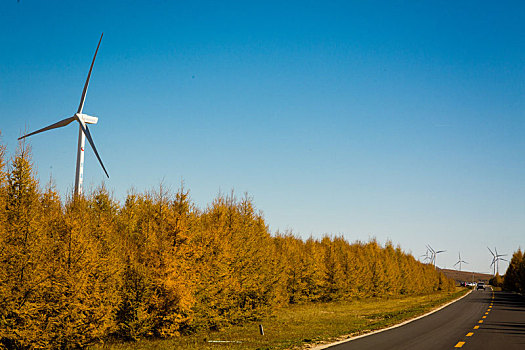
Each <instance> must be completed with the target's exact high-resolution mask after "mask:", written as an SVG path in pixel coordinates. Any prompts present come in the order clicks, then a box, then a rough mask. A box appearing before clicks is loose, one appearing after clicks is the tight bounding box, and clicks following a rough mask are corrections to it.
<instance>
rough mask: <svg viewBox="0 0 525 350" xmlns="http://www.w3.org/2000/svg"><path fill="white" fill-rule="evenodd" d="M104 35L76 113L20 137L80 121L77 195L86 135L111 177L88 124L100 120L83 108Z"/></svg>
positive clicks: (80, 182) (80, 185) (79, 186)
mask: <svg viewBox="0 0 525 350" xmlns="http://www.w3.org/2000/svg"><path fill="white" fill-rule="evenodd" d="M103 35H104V33H102V35H100V40H99V41H98V45H97V49H96V50H95V55H94V56H93V61H92V62H91V67H89V73H88V76H87V79H86V83H85V84H84V90H83V91H82V97H81V98H80V105H79V106H78V110H77V112H76V113H75V115H73V116H72V117H69V118H66V119H64V120H61V121H59V122H57V123H55V124H51V125H49V126H46V127H45V128H42V129H39V130H37V131H33V132H32V133H29V134H27V135H24V136H22V137H19V138H18V139H19V140H21V139H23V138H25V137H28V136H31V135H34V134H38V133H41V132H43V131H47V130H51V129H56V128H61V127H63V126H66V125H68V124H70V123H71V122H73V121H75V120H76V121H77V122H78V124H79V128H78V149H77V167H76V172H75V197H76V196H78V195H80V194H82V180H83V175H84V144H85V141H86V137H87V139H88V142H89V144H90V145H91V148H93V151H94V152H95V155H96V156H97V159H98V161H99V162H100V165H101V166H102V169H103V170H104V173H106V176H107V177H108V178H109V175H108V172H107V171H106V168H105V167H104V164H103V163H102V159H100V156H99V155H98V152H97V148H96V147H95V143H94V142H93V138H92V137H91V133H90V132H89V128H88V126H87V124H96V123H97V121H98V118H97V117H93V116H90V115H87V114H83V113H82V110H83V109H84V101H85V100H86V92H87V89H88V85H89V78H90V77H91V71H92V70H93V65H94V64H95V58H96V57H97V52H98V48H99V47H100V42H101V41H102V36H103Z"/></svg>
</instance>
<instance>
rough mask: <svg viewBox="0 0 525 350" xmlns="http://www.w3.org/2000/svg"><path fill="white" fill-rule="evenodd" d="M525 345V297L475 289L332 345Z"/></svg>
mask: <svg viewBox="0 0 525 350" xmlns="http://www.w3.org/2000/svg"><path fill="white" fill-rule="evenodd" d="M457 348H461V349H506V350H508V349H525V299H524V298H523V297H521V296H519V295H518V294H513V293H507V292H492V291H491V290H490V289H487V290H486V291H482V290H480V291H473V292H472V293H470V294H469V295H468V296H466V297H465V298H463V299H461V300H459V301H457V302H455V303H453V304H451V305H449V306H447V307H445V308H444V309H442V310H440V311H437V312H435V313H433V314H431V315H429V316H426V317H423V318H421V319H419V320H416V321H413V322H411V323H408V324H406V325H404V326H401V327H398V328H393V329H390V330H387V331H384V332H380V333H377V334H373V335H370V336H367V337H363V338H358V339H355V340H351V341H349V342H346V343H342V344H338V345H334V346H331V347H328V349H330V350H352V349H359V350H365V349H374V350H381V349H425V350H431V349H457Z"/></svg>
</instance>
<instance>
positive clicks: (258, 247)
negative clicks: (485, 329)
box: [0, 144, 454, 349]
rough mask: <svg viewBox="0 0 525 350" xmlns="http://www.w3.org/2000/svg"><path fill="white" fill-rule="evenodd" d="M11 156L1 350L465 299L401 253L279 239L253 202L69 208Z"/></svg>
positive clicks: (3, 204)
mask: <svg viewBox="0 0 525 350" xmlns="http://www.w3.org/2000/svg"><path fill="white" fill-rule="evenodd" d="M4 157H5V147H0V348H2V347H4V348H20V349H25V348H61V349H68V348H84V347H87V346H88V345H90V344H93V343H96V342H103V341H105V340H106V339H108V337H120V338H122V339H128V340H132V339H138V338H141V337H173V336H179V335H182V334H185V333H188V332H192V331H194V330H196V329H198V328H208V329H217V328H220V327H224V326H227V325H229V324H235V323H239V322H244V321H246V320H256V319H258V318H260V317H262V316H264V315H266V314H268V313H270V312H271V311H272V310H274V309H275V308H277V307H279V306H281V305H283V304H287V303H305V302H323V301H329V300H342V299H347V300H349V299H355V298H368V297H389V296H394V295H410V294H423V293H431V292H434V291H438V290H443V289H451V288H453V287H454V285H453V282H452V281H450V280H448V279H446V278H445V276H444V275H442V274H441V273H439V272H437V271H436V270H435V269H434V268H433V267H431V266H429V265H425V264H421V263H420V262H418V261H416V260H415V259H414V257H412V256H411V255H408V254H405V253H404V252H402V251H401V249H400V248H394V247H393V246H392V244H391V243H390V242H388V243H387V244H386V245H385V246H384V247H382V246H381V245H380V244H378V243H377V242H376V241H375V240H372V241H370V242H367V243H362V242H354V243H349V242H348V241H346V240H345V239H344V238H343V237H331V236H325V237H323V238H322V239H320V240H318V239H314V238H309V239H307V240H302V239H300V238H298V237H296V236H294V235H292V234H291V233H286V234H280V233H277V234H275V235H273V236H272V235H271V234H270V232H269V229H268V227H267V225H266V223H265V221H264V218H263V216H262V214H261V213H260V212H258V211H257V210H256V209H255V207H254V204H253V201H252V199H251V198H249V197H248V196H247V195H245V196H244V197H243V198H241V199H237V198H236V197H235V196H234V194H233V193H232V194H231V195H229V196H224V195H219V196H217V198H216V199H215V200H214V201H213V203H212V204H211V205H209V206H208V207H207V208H206V209H205V210H202V211H201V210H199V209H198V208H196V207H195V206H194V205H193V204H192V203H191V200H190V197H189V192H188V191H187V190H185V189H184V187H183V186H181V189H180V190H179V191H178V192H177V193H175V194H172V193H171V192H169V191H168V190H167V189H166V188H165V187H164V186H163V185H162V184H161V185H160V186H159V188H158V189H157V190H155V191H151V192H147V193H143V194H137V193H134V192H130V193H129V194H128V196H127V198H126V200H125V203H124V204H123V205H121V204H120V203H118V202H117V201H115V200H114V199H113V198H112V196H111V195H110V194H109V192H108V191H107V189H106V188H105V187H104V185H102V186H101V187H99V188H97V189H95V190H94V191H93V192H92V193H91V194H88V195H87V196H85V197H84V196H79V197H75V198H69V199H67V200H66V202H65V203H64V204H63V203H62V202H61V201H60V198H59V196H58V194H57V193H56V191H55V190H54V188H53V186H52V185H51V183H50V185H49V186H48V187H47V188H46V189H45V190H44V191H40V189H39V184H38V182H37V181H36V180H35V179H34V174H33V171H32V166H31V161H30V152H29V149H28V148H27V147H25V146H24V145H23V144H22V145H21V147H20V148H19V150H18V152H17V154H16V156H15V157H14V159H13V160H12V161H11V164H12V166H11V169H10V170H6V162H5V160H4Z"/></svg>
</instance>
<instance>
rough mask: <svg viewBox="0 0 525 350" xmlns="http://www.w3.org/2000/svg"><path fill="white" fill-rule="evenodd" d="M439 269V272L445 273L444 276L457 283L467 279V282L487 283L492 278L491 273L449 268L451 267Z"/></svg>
mask: <svg viewBox="0 0 525 350" xmlns="http://www.w3.org/2000/svg"><path fill="white" fill-rule="evenodd" d="M440 270H441V272H443V273H444V274H445V276H447V277H449V278H452V279H454V280H455V281H456V282H457V283H459V282H462V281H467V282H473V281H474V282H478V281H483V282H485V283H489V279H491V278H492V275H491V274H488V273H478V272H471V271H458V270H451V269H440Z"/></svg>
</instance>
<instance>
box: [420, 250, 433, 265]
mask: <svg viewBox="0 0 525 350" xmlns="http://www.w3.org/2000/svg"><path fill="white" fill-rule="evenodd" d="M429 252H430V250H429V249H428V247H427V251H426V252H425V254H422V255H420V256H419V259H421V258H424V259H423V262H427V261H430V262H432V256H431V255H428V253H429Z"/></svg>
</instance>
